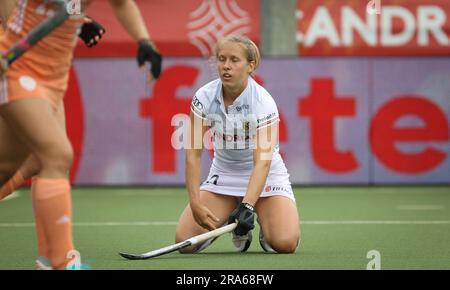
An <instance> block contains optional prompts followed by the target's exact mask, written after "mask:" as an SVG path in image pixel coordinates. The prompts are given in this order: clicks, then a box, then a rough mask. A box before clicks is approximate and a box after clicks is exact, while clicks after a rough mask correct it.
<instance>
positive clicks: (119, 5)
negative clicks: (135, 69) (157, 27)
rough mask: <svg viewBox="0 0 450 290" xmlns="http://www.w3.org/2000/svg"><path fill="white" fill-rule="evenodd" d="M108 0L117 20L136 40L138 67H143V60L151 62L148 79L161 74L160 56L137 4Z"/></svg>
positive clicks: (130, 0) (129, 1) (122, 0)
mask: <svg viewBox="0 0 450 290" xmlns="http://www.w3.org/2000/svg"><path fill="white" fill-rule="evenodd" d="M109 1H110V3H111V6H112V8H113V10H114V14H115V15H116V17H117V19H118V20H119V22H120V23H121V24H122V26H123V27H124V28H125V30H126V31H127V32H128V34H129V35H130V36H131V37H132V38H133V39H134V40H135V41H137V42H138V46H139V49H138V53H137V61H138V65H139V67H143V66H144V64H145V62H149V63H151V65H152V66H151V69H150V71H151V76H149V81H151V80H153V79H157V78H158V77H159V75H160V74H161V63H162V57H161V55H160V54H159V52H158V50H157V48H156V46H155V44H154V43H153V42H152V41H151V39H150V36H149V33H148V30H147V27H146V26H145V22H144V20H143V18H142V14H141V12H140V11H139V8H138V6H137V5H136V3H135V2H134V1H133V0H109Z"/></svg>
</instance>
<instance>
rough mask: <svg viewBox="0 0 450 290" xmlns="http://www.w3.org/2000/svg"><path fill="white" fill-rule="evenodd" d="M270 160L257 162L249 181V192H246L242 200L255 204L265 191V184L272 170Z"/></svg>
mask: <svg viewBox="0 0 450 290" xmlns="http://www.w3.org/2000/svg"><path fill="white" fill-rule="evenodd" d="M270 164H271V161H270V160H261V161H259V162H256V163H255V165H254V167H253V171H252V175H251V176H250V181H249V183H248V187H247V192H246V193H245V196H244V199H243V200H242V202H246V203H249V204H251V205H255V204H256V202H257V201H258V199H259V196H260V195H261V192H262V191H263V188H264V185H265V184H266V180H267V176H268V175H269V171H270Z"/></svg>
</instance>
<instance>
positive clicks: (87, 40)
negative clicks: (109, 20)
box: [78, 17, 106, 47]
mask: <svg viewBox="0 0 450 290" xmlns="http://www.w3.org/2000/svg"><path fill="white" fill-rule="evenodd" d="M105 32H106V30H105V28H104V27H103V26H102V25H101V24H100V23H98V22H96V21H95V20H93V19H92V18H89V17H84V23H83V26H81V32H80V34H79V35H78V36H79V37H80V38H81V39H82V40H83V41H84V44H86V46H87V47H93V46H95V45H96V44H97V43H98V42H99V41H100V39H101V38H102V36H103V34H105Z"/></svg>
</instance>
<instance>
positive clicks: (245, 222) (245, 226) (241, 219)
mask: <svg viewBox="0 0 450 290" xmlns="http://www.w3.org/2000/svg"><path fill="white" fill-rule="evenodd" d="M236 221H237V222H238V225H237V227H236V228H235V229H234V233H235V234H236V235H238V236H243V235H246V234H247V233H248V232H249V231H251V230H253V228H254V227H255V208H254V207H253V206H252V205H251V204H249V203H245V202H242V203H240V204H239V205H238V207H237V208H236V209H235V210H234V211H233V212H232V213H231V215H230V217H229V218H228V224H232V223H234V222H236Z"/></svg>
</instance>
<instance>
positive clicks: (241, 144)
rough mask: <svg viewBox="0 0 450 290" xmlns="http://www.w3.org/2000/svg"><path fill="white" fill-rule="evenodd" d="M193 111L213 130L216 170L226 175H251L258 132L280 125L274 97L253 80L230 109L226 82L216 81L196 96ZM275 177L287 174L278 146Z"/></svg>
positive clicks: (274, 160)
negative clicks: (226, 105)
mask: <svg viewBox="0 0 450 290" xmlns="http://www.w3.org/2000/svg"><path fill="white" fill-rule="evenodd" d="M191 110H192V112H193V113H194V114H195V115H196V116H198V117H200V118H202V119H203V120H204V121H206V122H207V123H208V125H209V126H210V130H211V134H212V140H213V145H214V160H213V167H216V168H217V169H218V170H220V171H224V172H235V171H239V172H241V173H244V174H245V173H248V172H251V170H252V169H253V148H254V147H253V146H254V144H255V139H256V131H257V130H260V129H262V128H265V127H267V126H269V125H272V124H274V123H276V122H279V115H278V109H277V105H276V104H275V101H274V100H273V98H272V96H271V95H270V94H269V93H268V92H267V91H266V90H265V89H264V88H263V87H262V86H260V85H259V84H258V83H256V81H255V80H253V78H251V77H249V79H248V84H247V87H246V88H245V90H244V91H243V92H242V93H241V95H240V96H239V97H238V98H237V99H236V100H235V101H234V102H233V104H232V105H230V106H228V108H227V109H226V108H225V106H224V102H223V95H222V81H221V80H220V79H216V80H214V81H212V82H210V83H208V84H206V85H205V86H203V87H202V88H200V89H199V90H198V91H197V92H196V94H195V96H194V98H193V100H192V105H191ZM243 171H244V172H243ZM271 173H275V174H280V173H287V170H286V167H285V166H284V162H283V160H282V158H281V156H280V154H279V147H278V144H277V145H276V146H275V149H274V152H273V157H272V163H271V170H270V172H269V175H270V174H271Z"/></svg>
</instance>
